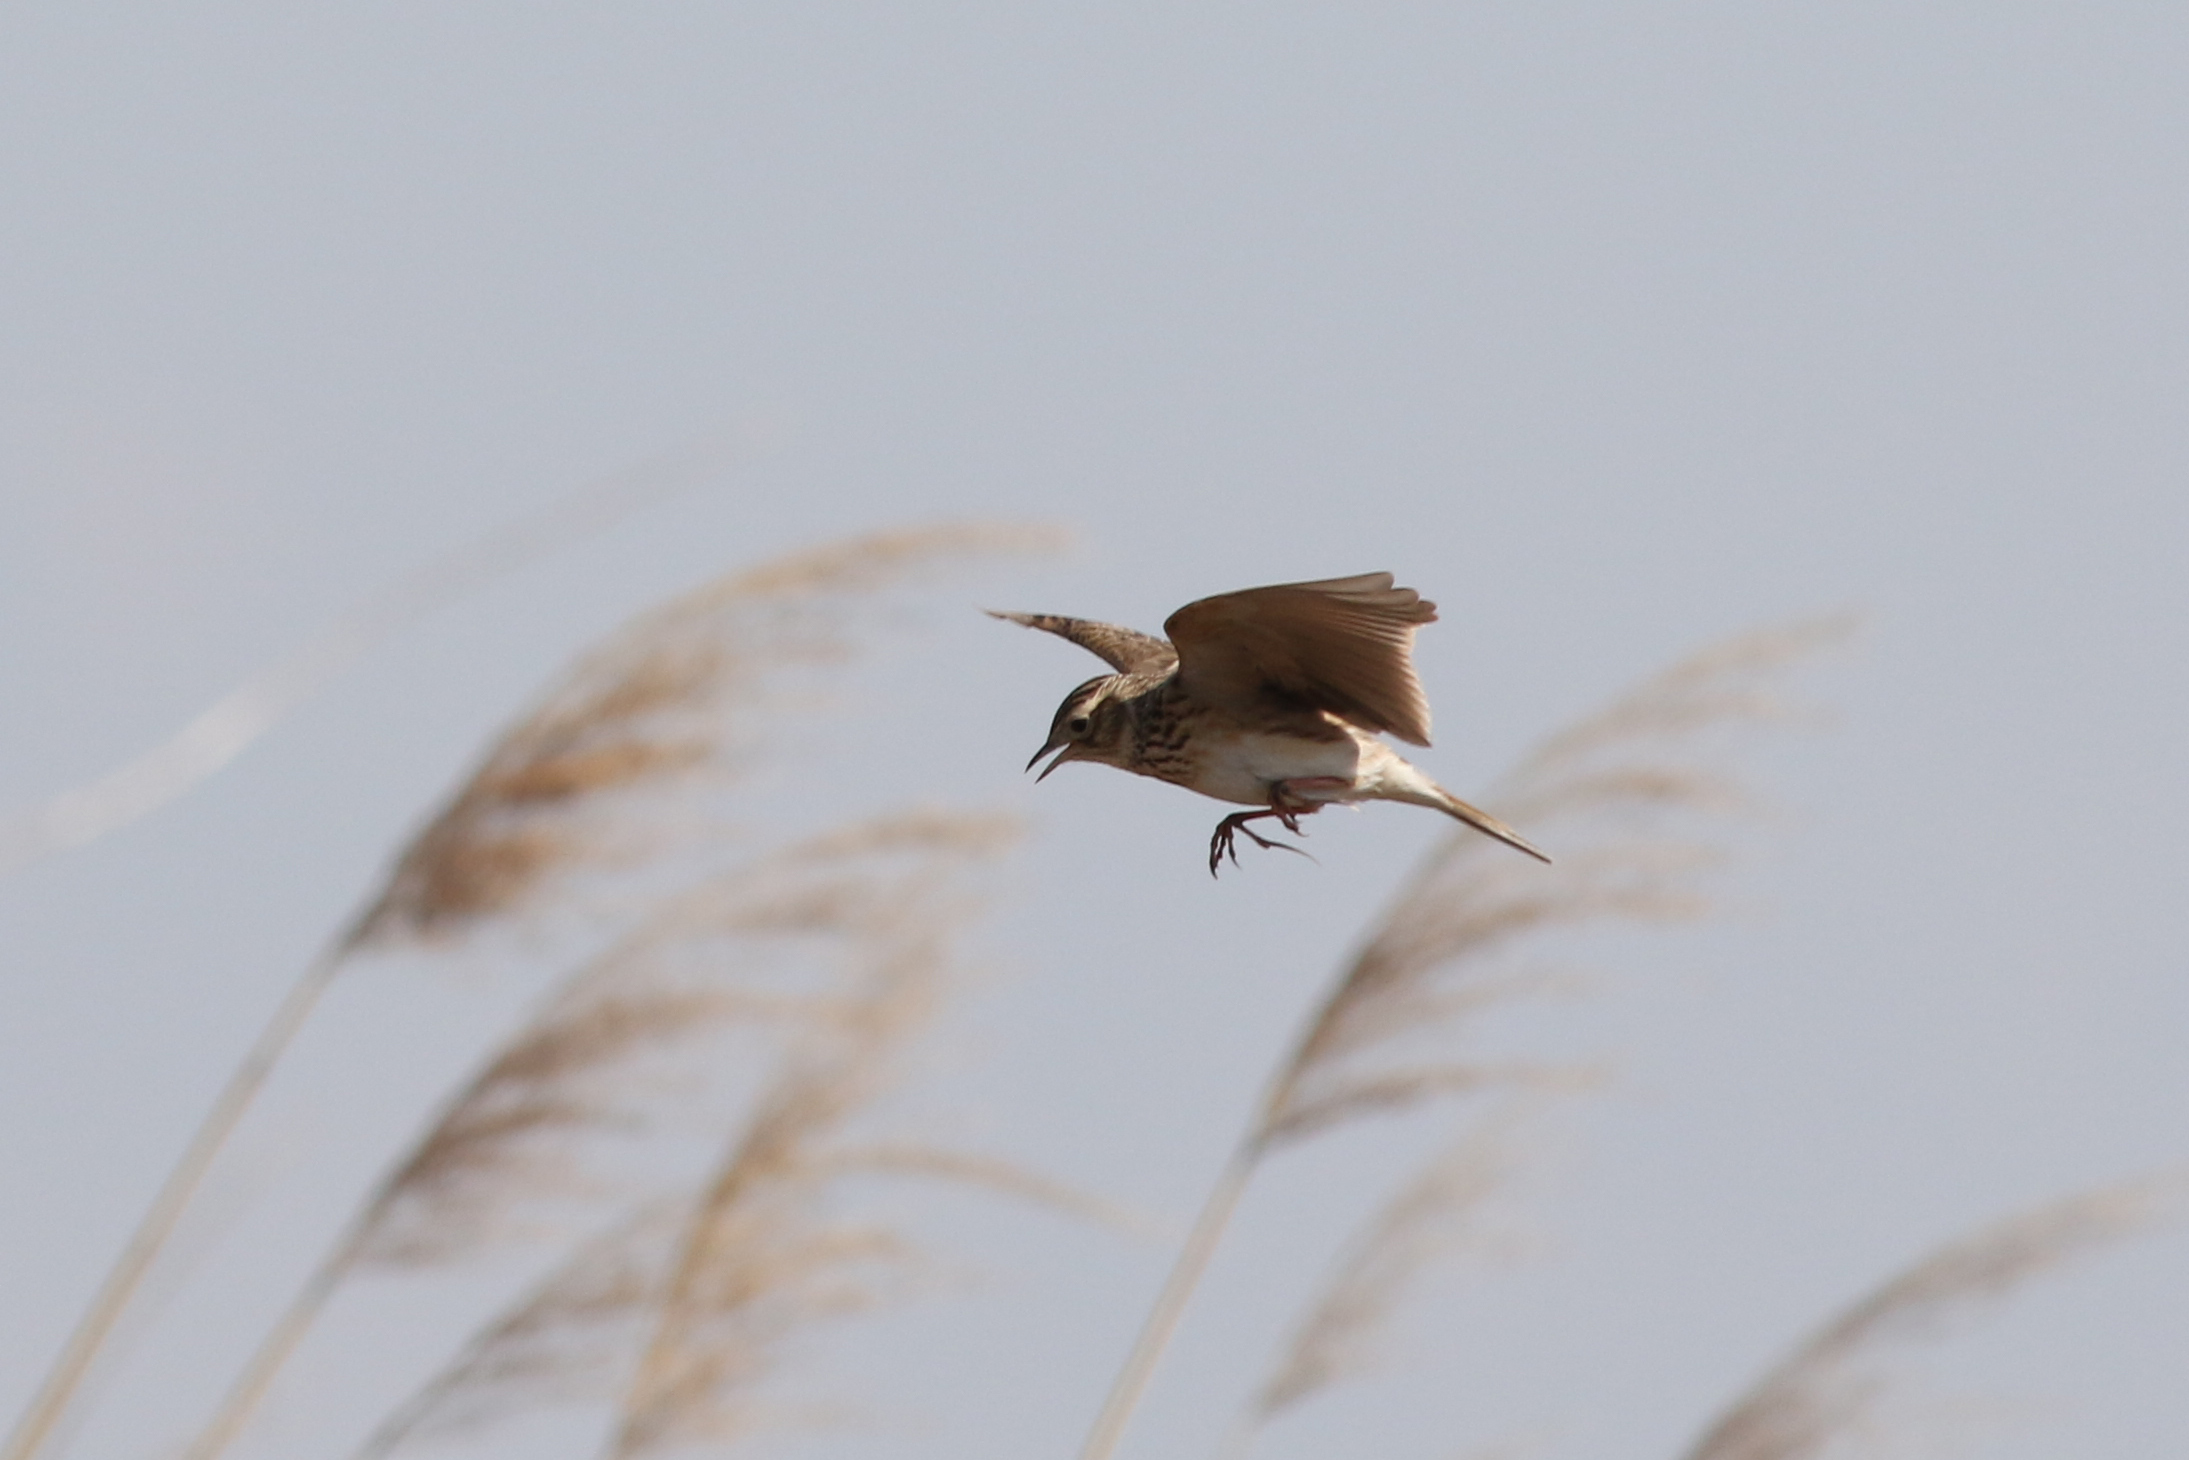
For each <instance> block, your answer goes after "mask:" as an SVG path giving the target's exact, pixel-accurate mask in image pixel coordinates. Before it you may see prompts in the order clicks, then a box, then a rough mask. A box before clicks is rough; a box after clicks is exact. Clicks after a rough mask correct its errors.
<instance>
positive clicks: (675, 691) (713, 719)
mask: <svg viewBox="0 0 2189 1460" xmlns="http://www.w3.org/2000/svg"><path fill="white" fill-rule="evenodd" d="M1055 541H1056V537H1055V534H1054V533H1052V532H1049V531H1047V530H1044V529H1034V528H1023V527H1001V526H989V525H979V524H971V525H942V526H935V527H926V528H911V529H905V530H901V531H895V532H885V533H876V534H870V535H867V536H863V537H857V538H852V539H849V540H846V541H844V542H841V543H837V544H833V545H829V546H825V547H821V548H817V549H813V550H810V551H807V552H802V553H795V554H792V555H790V556H788V557H784V558H780V559H777V560H775V561H773V562H770V563H766V564H763V565H761V566H760V567H757V568H754V569H751V570H748V571H746V572H743V573H738V574H732V575H730V576H728V577H725V578H722V579H720V580H718V581H716V582H714V583H711V584H709V585H707V586H705V587H702V588H700V589H698V590H696V591H694V592H692V593H688V594H686V595H684V596H683V597H681V598H678V599H676V600H674V601H672V602H671V603H669V604H667V605H666V606H664V607H662V608H659V609H656V610H654V611H653V612H651V613H649V614H646V615H643V616H641V617H640V618H639V619H638V620H637V621H635V622H634V623H633V624H631V625H630V626H629V627H627V628H626V629H624V630H623V631H622V632H621V633H619V634H617V635H615V636H613V637H612V638H611V639H610V640H609V641H608V642H607V643H606V644H604V645H602V646H601V647H599V648H597V649H595V650H594V651H592V652H591V653H589V654H587V655H585V656H584V657H583V658H581V659H580V660H579V661H578V662H577V664H576V666H575V667H574V668H573V669H572V670H571V671H570V672H569V673H568V674H567V675H566V676H565V677H564V679H563V681H562V682H561V684H560V685H559V686H558V687H557V688H555V689H554V690H552V691H551V692H550V693H549V694H548V695H547V696H546V698H545V699H544V700H543V701H542V702H541V703H540V705H539V706H538V708H536V709H535V710H534V711H533V712H532V713H531V714H530V715H528V716H527V717H526V718H525V719H523V720H522V721H520V722H519V723H518V724H517V725H515V726H514V727H513V728H511V729H510V730H509V731H507V732H506V733H505V734H504V735H503V736H502V737H501V739H500V740H499V741H498V742H497V743H496V744H495V745H494V747H493V748H492V749H491V750H490V751H489V752H488V754H487V755H486V757H485V759H484V761H483V763H482V764H481V765H480V767H479V769H478V770H477V771H476V772H475V773H474V774H473V775H472V776H471V777H470V778H469V779H468V780H467V781H466V782H465V783H464V784H463V785H462V786H461V787H460V788H459V789H458V790H457V791H456V793H455V794H454V795H453V796H452V797H451V798H450V799H449V801H448V802H447V803H446V804H445V805H444V806H443V808H442V809H441V811H440V812H439V813H438V814H436V815H435V816H433V817H432V818H431V819H430V820H429V821H428V822H427V823H426V825H425V826H424V828H423V829H422V830H421V831H419V833H418V834H417V835H416V836H415V837H414V838H413V839H412V840H411V842H410V843H409V844H408V846H407V847H406V848H405V849H404V851H403V852H402V853H401V854H400V855H398V857H397V858H396V860H395V864H394V867H393V869H392V871H391V872H390V874H389V876H388V878H387V880H386V882H385V884H384V886H383V887H382V888H381V889H380V890H379V891H377V892H376V893H375V894H374V895H373V896H372V897H371V898H370V900H369V901H368V902H367V904H366V906H365V911H364V912H363V913H362V914H361V915H360V916H359V917H358V918H357V920H356V921H355V922H354V923H353V924H351V926H350V927H349V929H348V930H347V931H346V932H345V933H344V934H343V935H342V936H341V937H340V938H338V939H337V940H336V941H335V943H334V944H333V945H331V946H330V947H329V948H328V949H327V950H326V951H325V952H324V953H322V954H321V955H320V957H319V958H318V959H316V960H315V961H314V962H313V963H312V964H311V965H310V966H308V967H307V968H306V969H305V970H304V971H303V972H302V973H301V974H300V975H299V976H298V977H297V979H296V981H295V983H294V984H292V985H291V987H290V989H289V991H288V993H287V994H286V995H284V996H283V999H282V1001H281V1003H280V1005H279V1006H278V1007H277V1008H276V1009H275V1011H274V1013H273V1015H272V1017H271V1018H270V1019H269V1020H268V1021H267V1024H266V1026H265V1028H264V1029H263V1030H261V1032H260V1033H259V1035H258V1037H257V1039H256V1040H255V1041H254V1042H253V1043H252V1045H251V1046H250V1048H249V1049H248V1050H247V1051H246V1052H245V1053H244V1056H243V1058H242V1060H241V1061H240V1062H239V1063H238V1065H237V1067H236V1069H235V1071H234V1072H233V1073H232V1074H231V1075H230V1076H229V1078H228V1081H227V1083H226V1084H225V1085H224V1086H223V1087H222V1089H221V1091H220V1093H219V1094H218V1095H217V1096H216V1097H215V1099H214V1102H213V1105H212V1107H211V1109H210V1110H209V1111H208V1112H207V1114H206V1116H205V1118H204V1120H203V1121H202V1122H201V1123H200V1125H199V1127H198V1129H197V1130H196V1132H194V1133H193V1135H192V1136H191V1139H190V1141H189V1144H188V1145H187V1146H186V1147H185V1149H184V1151H183V1154H182V1156H181V1157H180V1158H179V1160H178V1161H177V1163H176V1165H175V1168H174V1169H173V1170H172V1171H171V1172H170V1173H169V1175H168V1177H167V1179H166V1181H165V1182H164V1183H163V1184H162V1186H161V1188H160V1190H159V1191H158V1193H157V1194H156V1195H155V1196H154V1198H153V1200H152V1203H151V1205H150V1207H149V1209H148V1210H147V1211H146V1213H145V1215H144V1217H143V1218H142V1219H141V1220H140V1222H139V1223H138V1226H137V1229H136V1230H135V1231H134V1232H133V1233H132V1234H131V1236H130V1239H129V1241H128V1243H127V1244H126V1245H125V1246H124V1248H123V1250H122V1253H121V1255H120V1256H119V1257H118V1258H117V1259H116V1260H115V1263H114V1265H113V1267H112V1268H111V1269H110V1270H109V1271H108V1273H107V1275H106V1277H105V1278H104V1279H103V1281H102V1282H101V1284H100V1287H99V1290H98V1291H97V1292H96V1293H95V1294H94V1295H93V1298H92V1300H91V1303H90V1304H89V1305H88V1307H87V1308H86V1310H85V1312H84V1314H83V1315H82V1317H81V1318H79V1320H78V1321H77V1325H76V1328H75V1330H74V1331H73V1332H72V1333H71V1334H70V1336H69V1338H68V1340H67V1342H66V1343H65V1344H64V1345H63V1347H62V1350H61V1352H60V1354H59V1356H58V1357H57V1358H56V1359H55V1361H54V1366H53V1368H52V1370H51V1371H50V1372H49V1373H48V1374H47V1375H46V1377H45V1379H44V1380H43V1382H42V1383H41V1384H40V1386H39V1388H38V1390H37V1392H36V1393H35V1394H34V1396H33V1397H32V1399H31V1402H30V1404H29V1406H28V1407H27V1408H26V1410H25V1411H24V1413H23V1415H22V1417H21V1418H20V1419H19V1420H18V1421H17V1423H16V1426H15V1428H14V1430H13V1431H12V1432H11V1433H10V1434H9V1436H8V1439H7V1442H6V1444H5V1445H4V1446H0V1460H32V1457H33V1456H35V1455H36V1454H37V1453H38V1451H39V1450H40V1449H41V1448H43V1447H44V1445H45V1443H46V1441H47V1440H48V1438H49V1437H50V1436H51V1435H52V1433H53V1430H54V1426H55V1425H56V1424H57V1423H58V1422H59V1420H60V1418H61V1416H62V1414H63V1412H64V1411H65V1410H66V1408H67V1406H68V1405H69V1403H70V1400H71V1397H72V1396H73V1395H74V1394H75V1392H76V1390H77V1388H78V1386H79V1385H80V1384H81V1383H82V1381H83V1379H84V1377H85V1375H86V1373H87V1372H88V1371H89V1368H90V1366H91V1364H92V1362H93V1361H94V1360H95V1359H96V1358H97V1356H98V1354H99V1351H100V1349H101V1348H102V1347H103V1346H104V1344H105V1342H106V1340H107V1336H108V1335H109V1334H110V1333H111V1332H112V1330H113V1327H114V1324H115V1322H116V1321H117V1320H118V1319H119V1318H120V1316H121V1314H122V1312H123V1310H124V1309H125V1308H126V1307H127V1306H128V1305H129V1303H130V1301H131V1299H132V1297H133V1295H134V1294H135V1292H136V1291H137V1288H138V1286H139V1284H140V1283H141V1282H142V1280H143V1278H144V1275H145V1272H146V1270H147V1269H148V1268H149V1267H150V1266H151V1264H152V1262H153V1260H154V1259H155V1258H156V1257H157V1256H158V1254H159V1252H160V1249H161V1248H162V1247H163V1246H164V1245H165V1243H166V1241H167V1239H168V1237H169V1235H170V1234H171V1233H172V1232H173V1230H174V1226H175V1223H176V1221H177V1220H179V1218H180V1216H181V1214H182V1211H183V1208H184V1207H185V1206H187V1205H188V1204H189V1202H190V1201H191V1199H192V1197H193V1196H194V1195H195V1193H196V1192H197V1189H198V1187H199V1185H200V1184H201V1183H202V1181H203V1180H204V1177H205V1174H206V1172H207V1171H208V1170H209V1169H210V1167H211V1166H212V1163H213V1161H214V1159H215V1157H217V1156H218V1155H219V1153H220V1151H221V1149H222V1147H224V1146H225V1145H226V1144H227V1141H228V1137H229V1136H230V1134H231V1133H232V1132H233V1131H234V1130H235V1128H236V1125H237V1123H238V1122H239V1121H241V1119H242V1117H243V1114H244V1112H245V1111H246V1110H247V1109H248V1108H249V1107H250V1105H251V1103H252V1101H253V1100H254V1099H255V1098H256V1097H257V1095H258V1092H259V1090H260V1089H261V1088H262V1087H263V1086H264V1084H265V1082H266V1079H267V1077H268V1076H269V1075H270V1074H271V1073H272V1070H273V1067H274V1065H275V1063H276V1062H277V1061H278V1060H279V1059H280V1057H281V1055H282V1052H283V1051H284V1050H286V1049H287V1048H288V1046H289V1044H290V1043H291V1041H292V1040H294V1038H295V1037H296V1035H297V1033H298V1031H299V1030H300V1029H302V1027H303V1026H304V1023H305V1021H306V1020H307V1019H308V1018H309V1017H310V1015H311V1012H312V1010H313V1009H314V1008H315V1007H316V1006H317V1005H318V1003H319V1000H320V998H321V997H322V996H323V995H324V994H325V992H326V991H327V989H328V987H329V986H331V985H332V983H333V981H334V979H335V977H336V976H337V975H338V974H339V972H340V971H341V969H342V968H343V967H344V966H345V964H346V963H347V962H348V960H349V959H350V957H351V956H352V955H353V954H356V953H358V952H360V951H362V950H365V949H367V948H370V947H376V946H384V945H389V944H394V943H397V942H400V941H404V940H412V941H424V940H430V941H446V940H449V939H451V938H453V937H455V936H457V935H458V934H460V933H462V932H465V931H468V930H470V929H472V928H474V927H476V926H478V925H479V924H481V923H482V922H483V921H485V920H488V919H491V918H497V917H501V916H506V915H510V914H513V913H516V912H518V911H520V910H522V908H523V907H524V905H525V904H526V902H527V901H528V899H529V898H530V895H531V894H534V893H536V892H538V891H539V890H541V888H542V887H543V886H545V885H546V884H547V882H548V881H549V879H550V877H551V875H552V874H553V873H555V872H557V871H560V870H562V869H565V868H567V867H569V866H570V865H571V864H573V863H574V862H576V861H577V860H579V859H580V858H581V857H583V856H585V855H587V854H588V853H590V852H593V851H595V850H596V849H604V848H605V847H606V846H607V844H608V843H609V841H610V840H611V838H610V837H609V835H608V830H609V828H608V826H607V825H606V818H605V815H604V813H605V811H606V810H607V807H608V805H610V804H612V803H614V802H616V801H617V800H618V799H619V797H620V795H622V794H624V793H630V792H633V791H636V790H639V789H641V788H645V787H658V786H661V785H664V784H666V783H668V782H669V780H670V778H671V777H672V776H673V775H675V774H677V773H688V772H691V771H693V770H696V769H697V768H698V767H699V766H700V765H701V764H702V763H703V762H707V761H709V760H710V759H712V760H715V761H717V762H718V763H719V761H720V759H721V755H722V752H724V751H725V750H732V749H745V748H749V747H750V745H751V744H752V743H753V739H754V737H755V736H756V735H757V734H758V731H759V728H760V727H759V716H758V715H757V714H741V713H738V712H739V711H743V710H748V709H751V710H758V709H760V708H762V707H764V705H765V704H766V703H767V701H766V698H765V691H766V690H767V689H768V688H769V686H770V682H771V676H772V675H773V674H774V673H777V672H780V671H785V670H789V669H791V668H794V667H797V666H799V665H811V664H814V663H819V662H826V661H828V660H831V659H834V658H837V657H840V656H841V655H842V654H843V653H844V652H845V649H846V640H845V636H844V633H843V625H842V622H841V615H842V613H843V611H844V608H845V605H846V603H847V601H848V600H850V599H852V598H854V597H856V596H857V595H860V594H865V593H870V592H873V591H875V590H877V589H879V588H882V587H885V586H887V585H888V584H890V583H892V582H895V581H898V580H899V579H901V578H903V577H905V576H906V575H908V574H910V573H912V572H914V571H916V570H918V569H920V568H923V567H927V566H930V565H933V564H936V563H939V562H942V561H944V560H947V559H950V558H953V557H962V556H966V555H969V554H980V553H998V552H1010V551H1025V550H1029V549H1034V548H1039V547H1043V546H1048V545H1051V544H1053V543H1054V542H1055Z"/></svg>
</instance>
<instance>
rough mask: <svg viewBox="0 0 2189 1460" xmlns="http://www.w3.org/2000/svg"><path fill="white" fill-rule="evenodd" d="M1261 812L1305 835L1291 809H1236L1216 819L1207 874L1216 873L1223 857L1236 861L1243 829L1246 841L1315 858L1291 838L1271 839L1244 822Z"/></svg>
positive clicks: (1291, 829)
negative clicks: (1288, 840)
mask: <svg viewBox="0 0 2189 1460" xmlns="http://www.w3.org/2000/svg"><path fill="white" fill-rule="evenodd" d="M1264 816H1274V817H1276V818H1277V819H1278V820H1279V821H1281V822H1283V823H1284V827H1285V830H1287V831H1289V832H1291V833H1292V834H1293V835H1295V836H1306V835H1307V833H1306V832H1304V831H1302V830H1301V829H1300V819H1299V816H1298V815H1297V814H1296V813H1294V812H1291V811H1286V810H1281V809H1275V808H1273V809H1271V810H1268V811H1235V812H1233V813H1232V814H1231V815H1229V816H1227V817H1225V818H1224V819H1223V820H1222V821H1219V822H1217V823H1216V835H1214V836H1212V837H1210V838H1209V876H1211V877H1214V876H1216V875H1217V869H1219V868H1220V867H1222V866H1223V864H1224V858H1226V857H1229V858H1231V865H1232V866H1234V867H1236V866H1238V865H1239V846H1238V841H1237V837H1238V835H1239V834H1240V833H1242V832H1244V833H1245V834H1246V839H1247V840H1248V841H1250V842H1252V843H1254V845H1256V846H1258V847H1260V848H1262V849H1263V850H1265V851H1272V852H1291V853H1293V854H1295V855H1296V856H1302V857H1307V859H1308V860H1309V861H1310V862H1312V861H1314V860H1315V859H1314V858H1313V857H1312V856H1309V855H1308V853H1307V851H1306V850H1305V849H1304V848H1301V847H1296V846H1293V845H1292V844H1291V843H1290V842H1280V841H1271V840H1270V839H1269V838H1268V837H1266V836H1263V835H1262V834H1261V833H1260V832H1257V831H1256V830H1254V829H1253V828H1252V827H1250V826H1248V825H1247V823H1248V822H1250V821H1254V820H1257V819H1259V818H1261V817H1264Z"/></svg>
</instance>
